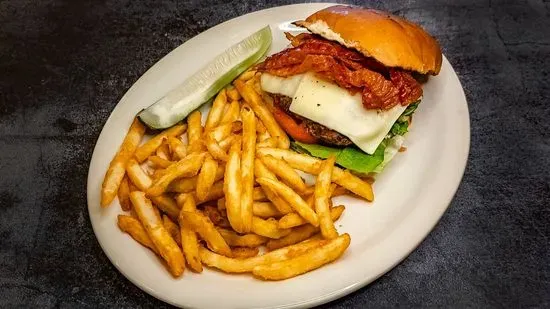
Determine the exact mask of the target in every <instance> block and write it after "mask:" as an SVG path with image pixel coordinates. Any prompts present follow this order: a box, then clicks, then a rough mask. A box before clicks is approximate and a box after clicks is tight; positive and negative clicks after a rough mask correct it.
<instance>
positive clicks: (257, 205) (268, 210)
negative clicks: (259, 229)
mask: <svg viewBox="0 0 550 309" xmlns="http://www.w3.org/2000/svg"><path fill="white" fill-rule="evenodd" d="M252 213H253V214H254V215H255V216H257V217H260V218H262V219H267V218H271V217H280V216H282V214H281V212H280V211H279V210H278V209H277V207H275V205H273V203H271V202H254V203H253V204H252Z"/></svg>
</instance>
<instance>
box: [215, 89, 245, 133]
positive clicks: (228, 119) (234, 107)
mask: <svg viewBox="0 0 550 309" xmlns="http://www.w3.org/2000/svg"><path fill="white" fill-rule="evenodd" d="M235 91H236V90H235ZM240 109H241V106H240V105H239V102H238V101H233V102H231V103H229V105H227V108H226V109H225V112H224V114H223V116H222V119H221V120H220V124H219V125H222V124H226V123H232V122H234V121H237V119H239V112H240Z"/></svg>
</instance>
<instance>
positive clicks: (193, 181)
mask: <svg viewBox="0 0 550 309" xmlns="http://www.w3.org/2000/svg"><path fill="white" fill-rule="evenodd" d="M224 172H225V164H221V163H218V168H217V169H216V175H215V177H214V181H218V180H221V179H222V178H223V174H224ZM198 178H199V176H198V175H197V176H193V177H188V178H179V179H176V180H174V181H172V182H171V183H170V185H168V190H167V191H168V192H178V193H189V192H193V191H195V189H196V188H197V179H198Z"/></svg>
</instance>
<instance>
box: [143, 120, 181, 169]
mask: <svg viewBox="0 0 550 309" xmlns="http://www.w3.org/2000/svg"><path fill="white" fill-rule="evenodd" d="M186 129H187V125H185V124H178V125H175V126H173V127H171V128H170V129H166V130H164V131H162V132H161V133H160V134H158V135H156V136H155V137H153V138H151V139H150V140H149V141H147V143H145V144H143V145H141V146H139V147H138V149H136V152H135V154H134V157H136V159H137V161H138V162H140V163H141V162H143V161H145V160H147V158H148V157H149V156H150V155H151V154H153V153H154V152H155V151H156V150H157V148H159V147H160V145H162V143H163V142H164V141H165V140H166V139H167V138H168V137H169V136H179V135H181V134H183V133H184V132H185V130H186Z"/></svg>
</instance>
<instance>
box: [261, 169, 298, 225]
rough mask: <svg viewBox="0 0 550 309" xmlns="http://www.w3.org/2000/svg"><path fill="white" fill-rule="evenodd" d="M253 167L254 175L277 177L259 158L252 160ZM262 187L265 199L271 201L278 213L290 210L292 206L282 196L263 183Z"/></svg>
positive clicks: (274, 178)
mask: <svg viewBox="0 0 550 309" xmlns="http://www.w3.org/2000/svg"><path fill="white" fill-rule="evenodd" d="M254 169H255V173H256V177H264V178H269V179H273V180H277V177H276V176H275V174H273V173H272V172H271V171H270V170H269V169H268V168H267V167H266V166H265V165H264V164H263V163H262V161H261V160H260V159H256V160H254ZM262 189H263V191H264V193H265V195H266V197H267V199H268V200H270V201H271V202H272V203H273V205H274V206H275V207H276V208H277V209H278V210H279V212H280V213H282V214H288V213H291V212H292V207H290V205H289V204H288V203H287V202H286V201H285V200H284V199H283V198H281V197H280V196H279V195H277V194H276V193H275V192H274V191H273V190H271V189H270V188H268V187H267V186H265V185H262Z"/></svg>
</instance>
